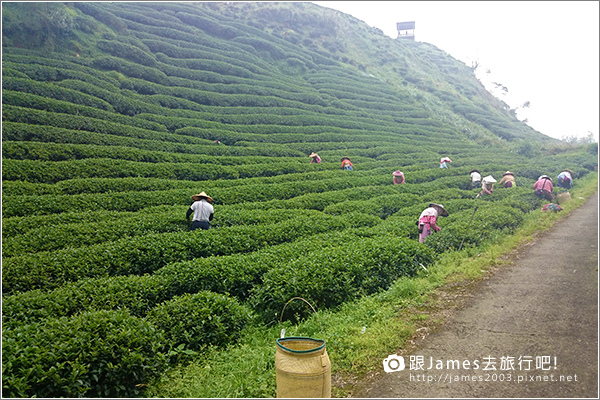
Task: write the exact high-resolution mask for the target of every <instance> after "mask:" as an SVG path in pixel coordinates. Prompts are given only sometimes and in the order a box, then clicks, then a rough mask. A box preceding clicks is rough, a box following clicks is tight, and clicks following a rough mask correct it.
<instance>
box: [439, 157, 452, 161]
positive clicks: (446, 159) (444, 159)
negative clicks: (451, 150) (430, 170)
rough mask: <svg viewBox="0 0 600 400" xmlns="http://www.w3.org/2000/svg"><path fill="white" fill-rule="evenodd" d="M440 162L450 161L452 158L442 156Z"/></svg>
mask: <svg viewBox="0 0 600 400" xmlns="http://www.w3.org/2000/svg"><path fill="white" fill-rule="evenodd" d="M440 162H452V160H451V159H449V158H448V157H444V158H442V159H441V160H440Z"/></svg>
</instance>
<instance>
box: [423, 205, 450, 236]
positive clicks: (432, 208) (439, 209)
mask: <svg viewBox="0 0 600 400" xmlns="http://www.w3.org/2000/svg"><path fill="white" fill-rule="evenodd" d="M438 216H442V217H447V216H448V211H447V210H446V209H445V208H444V206H443V205H441V204H437V203H429V207H427V208H426V209H425V210H423V212H422V213H421V215H420V216H419V221H418V222H417V226H418V227H419V242H420V243H423V242H424V241H425V238H426V237H427V236H429V235H430V234H431V232H432V231H434V232H439V231H440V230H441V229H442V228H440V227H439V226H437V225H436V223H437V218H438Z"/></svg>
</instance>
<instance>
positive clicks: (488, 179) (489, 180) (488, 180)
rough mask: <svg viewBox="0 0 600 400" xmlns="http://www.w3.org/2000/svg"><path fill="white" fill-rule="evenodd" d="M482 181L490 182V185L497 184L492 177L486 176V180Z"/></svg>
mask: <svg viewBox="0 0 600 400" xmlns="http://www.w3.org/2000/svg"><path fill="white" fill-rule="evenodd" d="M482 181H484V182H488V183H496V180H495V179H494V177H493V176H491V175H488V176H486V177H485V178H483V179H482Z"/></svg>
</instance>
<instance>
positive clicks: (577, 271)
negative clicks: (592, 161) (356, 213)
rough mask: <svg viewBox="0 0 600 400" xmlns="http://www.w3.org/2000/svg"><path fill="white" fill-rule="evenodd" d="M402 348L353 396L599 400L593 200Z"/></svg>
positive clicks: (595, 208)
mask: <svg viewBox="0 0 600 400" xmlns="http://www.w3.org/2000/svg"><path fill="white" fill-rule="evenodd" d="M408 351H409V352H408V353H406V354H402V355H403V356H404V360H405V369H404V370H397V371H394V372H390V373H386V372H384V370H383V365H382V367H381V369H380V371H379V372H377V373H376V374H374V376H371V377H370V378H367V379H366V381H364V382H362V383H360V384H359V385H357V386H355V388H354V390H352V397H380V398H381V397H384V398H390V397H397V398H398V397H399V398H448V397H461V398H470V397H471V398H473V397H488V398H489V397H492V398H499V397H512V398H522V397H528V398H547V397H554V398H556V397H558V398H565V397H588V398H598V193H596V194H594V195H593V196H591V197H590V198H589V199H588V200H587V201H586V203H585V204H584V205H583V206H582V207H580V208H579V209H577V210H575V211H573V212H572V213H571V214H570V215H569V216H568V217H567V218H566V219H564V220H563V221H560V222H559V223H557V224H556V225H555V226H554V227H553V228H551V229H550V230H548V231H547V232H545V233H544V234H542V235H541V236H540V237H539V238H538V239H537V240H535V241H534V242H533V243H532V244H531V245H530V246H528V248H526V249H525V250H523V251H522V252H520V254H519V255H518V256H517V257H516V259H515V261H514V264H513V265H510V266H508V267H502V268H500V269H499V270H498V271H496V272H495V273H494V274H492V275H491V277H490V278H489V279H486V280H483V281H482V282H480V283H479V284H477V285H476V286H475V287H474V288H472V290H470V291H469V295H467V296H463V301H462V307H460V308H459V309H456V310H454V312H453V313H452V314H451V315H450V316H449V318H448V319H447V320H446V322H445V323H444V324H443V325H442V326H441V327H440V328H439V329H438V330H437V331H435V332H433V333H431V334H430V335H428V336H426V337H424V338H423V339H422V340H420V341H419V342H418V343H417V345H416V346H413V348H411V349H409V350H408ZM398 354H401V353H400V352H399V353H398ZM411 357H412V360H413V361H415V360H420V359H422V361H423V366H422V369H414V367H416V365H415V364H414V363H413V365H411ZM421 357H422V358H421ZM503 358H504V360H505V361H508V363H503V362H502V361H503ZM511 358H512V361H514V363H513V364H510V361H511ZM438 360H439V361H438ZM382 361H383V360H382ZM432 361H433V364H431V362H432ZM390 365H391V366H392V367H393V368H395V367H397V365H398V364H395V363H392V364H390ZM430 365H431V366H430ZM476 366H478V367H479V368H475V367H476ZM467 367H469V368H467ZM494 368H495V369H494Z"/></svg>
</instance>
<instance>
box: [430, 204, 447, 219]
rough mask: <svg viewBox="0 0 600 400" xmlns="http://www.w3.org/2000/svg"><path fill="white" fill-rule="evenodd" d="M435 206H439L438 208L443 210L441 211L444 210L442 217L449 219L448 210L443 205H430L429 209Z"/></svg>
mask: <svg viewBox="0 0 600 400" xmlns="http://www.w3.org/2000/svg"><path fill="white" fill-rule="evenodd" d="M433 206H437V207H439V208H441V210H442V214H441V215H442V217H447V216H448V210H446V209H445V208H444V206H443V205H441V204H437V203H429V207H433Z"/></svg>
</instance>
